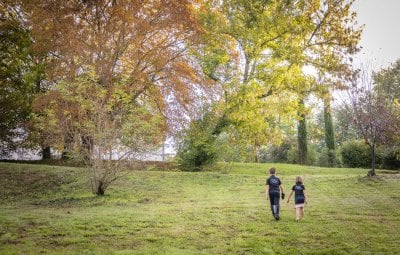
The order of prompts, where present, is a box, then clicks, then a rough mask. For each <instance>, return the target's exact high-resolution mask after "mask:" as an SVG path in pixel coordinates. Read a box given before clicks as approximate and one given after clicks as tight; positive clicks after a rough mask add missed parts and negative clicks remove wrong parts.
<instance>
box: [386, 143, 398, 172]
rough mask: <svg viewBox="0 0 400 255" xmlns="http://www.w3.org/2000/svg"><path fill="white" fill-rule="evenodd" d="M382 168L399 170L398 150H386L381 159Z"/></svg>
mask: <svg viewBox="0 0 400 255" xmlns="http://www.w3.org/2000/svg"><path fill="white" fill-rule="evenodd" d="M382 161H383V162H382V168H385V169H395V170H396V169H400V150H399V148H397V149H396V148H394V149H393V148H391V149H389V150H387V151H386V152H385V154H384V156H383V159H382Z"/></svg>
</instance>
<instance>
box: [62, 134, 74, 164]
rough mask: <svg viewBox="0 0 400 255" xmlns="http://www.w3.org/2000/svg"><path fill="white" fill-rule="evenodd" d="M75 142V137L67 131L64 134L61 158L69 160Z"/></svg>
mask: <svg viewBox="0 0 400 255" xmlns="http://www.w3.org/2000/svg"><path fill="white" fill-rule="evenodd" d="M73 143H74V137H73V136H72V135H71V134H69V133H66V134H65V135H64V151H63V152H62V154H61V159H63V160H68V159H70V158H71V156H72V155H71V153H72V148H73Z"/></svg>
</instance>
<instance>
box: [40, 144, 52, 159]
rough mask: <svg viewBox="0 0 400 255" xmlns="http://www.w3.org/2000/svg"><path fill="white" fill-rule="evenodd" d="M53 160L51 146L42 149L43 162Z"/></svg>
mask: <svg viewBox="0 0 400 255" xmlns="http://www.w3.org/2000/svg"><path fill="white" fill-rule="evenodd" d="M49 159H51V150H50V146H46V147H42V160H49Z"/></svg>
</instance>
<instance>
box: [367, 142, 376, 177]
mask: <svg viewBox="0 0 400 255" xmlns="http://www.w3.org/2000/svg"><path fill="white" fill-rule="evenodd" d="M370 148H371V170H370V171H368V176H375V175H376V173H375V167H376V162H375V158H376V146H375V144H373V145H372V146H370Z"/></svg>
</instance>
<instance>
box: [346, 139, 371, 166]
mask: <svg viewBox="0 0 400 255" xmlns="http://www.w3.org/2000/svg"><path fill="white" fill-rule="evenodd" d="M341 156H342V162H343V164H344V165H345V166H347V167H361V168H368V167H370V166H371V153H370V149H369V147H368V145H366V144H365V143H364V141H363V140H350V141H347V142H344V143H343V145H342V148H341Z"/></svg>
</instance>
